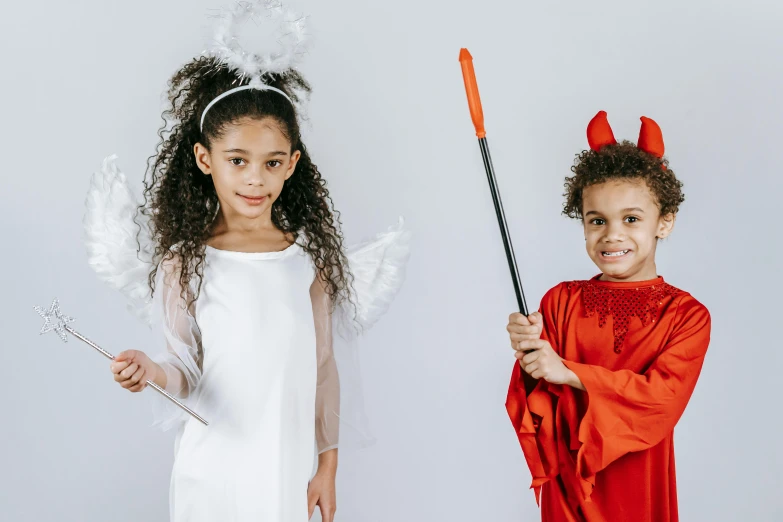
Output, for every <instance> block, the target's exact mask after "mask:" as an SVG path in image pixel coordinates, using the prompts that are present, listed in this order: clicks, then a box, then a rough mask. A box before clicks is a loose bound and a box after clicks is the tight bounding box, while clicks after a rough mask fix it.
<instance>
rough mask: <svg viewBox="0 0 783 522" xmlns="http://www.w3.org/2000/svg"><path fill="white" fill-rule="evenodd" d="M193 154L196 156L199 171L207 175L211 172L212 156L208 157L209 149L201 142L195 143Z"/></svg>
mask: <svg viewBox="0 0 783 522" xmlns="http://www.w3.org/2000/svg"><path fill="white" fill-rule="evenodd" d="M193 156H195V158H196V165H198V168H199V170H200V171H201V172H203V173H204V174H206V175H207V176H209V175H210V174H212V166H211V162H212V158H210V157H209V150H207V148H206V147H205V146H204V145H202V144H201V143H196V144H195V145H194V146H193Z"/></svg>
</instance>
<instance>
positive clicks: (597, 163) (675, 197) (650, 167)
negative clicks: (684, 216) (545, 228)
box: [563, 141, 685, 219]
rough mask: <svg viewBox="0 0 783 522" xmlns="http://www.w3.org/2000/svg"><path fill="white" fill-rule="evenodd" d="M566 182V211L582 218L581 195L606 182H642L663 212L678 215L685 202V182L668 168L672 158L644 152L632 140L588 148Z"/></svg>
mask: <svg viewBox="0 0 783 522" xmlns="http://www.w3.org/2000/svg"><path fill="white" fill-rule="evenodd" d="M571 172H573V173H574V175H573V176H571V177H567V178H566V181H565V189H566V191H565V193H564V194H563V196H565V198H566V201H565V203H564V204H563V214H565V215H566V216H568V217H570V218H574V219H582V195H583V193H584V190H585V189H586V188H587V187H589V186H591V185H598V184H600V183H604V182H606V181H615V180H627V181H643V182H644V183H646V184H647V186H648V187H649V189H650V191H651V192H652V194H653V196H654V197H655V199H656V201H657V203H658V208H659V209H660V212H661V215H662V216H665V215H667V214H676V213H677V211H678V210H679V207H680V204H681V203H682V202H683V201H685V196H684V195H683V193H682V182H680V181H679V180H678V179H677V177H676V176H675V175H674V171H673V170H671V169H670V168H669V161H668V160H667V159H665V158H658V157H656V156H653V155H652V154H650V153H648V152H645V151H643V150H642V149H640V148H639V147H637V146H636V144H635V143H632V142H630V141H623V142H621V143H617V144H613V145H606V146H604V147H601V149H600V150H599V151H594V150H585V151H582V153H581V154H579V155H578V156H577V157H576V161H575V162H574V165H573V166H572V167H571Z"/></svg>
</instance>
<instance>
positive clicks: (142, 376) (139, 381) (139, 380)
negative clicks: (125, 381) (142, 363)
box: [128, 367, 147, 393]
mask: <svg viewBox="0 0 783 522" xmlns="http://www.w3.org/2000/svg"><path fill="white" fill-rule="evenodd" d="M129 382H131V383H134V384H133V386H131V387H130V388H128V390H129V391H132V392H134V393H135V392H140V391H141V390H143V389H144V388H146V387H147V370H145V369H144V368H141V367H140V368H139V369H138V370H136V373H134V374H133V377H131V378H130V379H129Z"/></svg>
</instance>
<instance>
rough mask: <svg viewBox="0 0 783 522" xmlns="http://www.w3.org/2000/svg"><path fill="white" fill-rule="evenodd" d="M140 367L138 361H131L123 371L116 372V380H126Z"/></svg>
mask: <svg viewBox="0 0 783 522" xmlns="http://www.w3.org/2000/svg"><path fill="white" fill-rule="evenodd" d="M138 369H139V365H138V364H136V363H130V364H129V365H128V366H126V367H125V368H124V369H123V370H122V371H120V372H118V373H115V374H114V380H115V381H117V382H124V381H127V380H128V379H130V378H131V377H133V374H134V373H136V370H138Z"/></svg>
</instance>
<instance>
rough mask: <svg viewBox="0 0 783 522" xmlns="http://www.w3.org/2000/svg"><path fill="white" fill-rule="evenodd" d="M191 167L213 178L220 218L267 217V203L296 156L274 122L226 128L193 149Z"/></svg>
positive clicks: (290, 170)
mask: <svg viewBox="0 0 783 522" xmlns="http://www.w3.org/2000/svg"><path fill="white" fill-rule="evenodd" d="M194 153H195V155H196V163H197V164H198V167H199V169H201V171H202V172H203V173H204V174H207V175H210V176H212V180H213V182H214V185H215V191H216V192H217V196H218V201H219V202H220V209H221V213H222V216H223V218H224V219H226V220H231V219H237V218H238V219H242V218H244V219H250V220H253V219H257V218H261V217H265V218H269V219H271V213H272V204H273V203H274V202H275V200H277V198H278V197H279V196H280V193H281V192H282V190H283V184H284V183H285V181H286V180H287V179H288V178H290V177H291V176H292V175H293V173H294V169H295V168H296V163H297V161H298V160H299V156H300V152H299V151H298V150H297V151H293V152H292V151H291V142H290V141H289V140H288V138H287V137H286V136H285V135H284V134H283V132H282V131H281V130H280V126H279V124H278V122H277V121H276V120H274V119H273V118H263V119H250V118H246V119H242V120H240V121H237V122H235V123H232V124H229V125H227V126H226V127H225V129H224V130H223V132H222V134H221V136H220V137H219V138H217V139H214V140H212V143H211V144H210V149H207V148H206V147H205V146H204V145H202V144H201V143H197V144H196V145H195V147H194Z"/></svg>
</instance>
